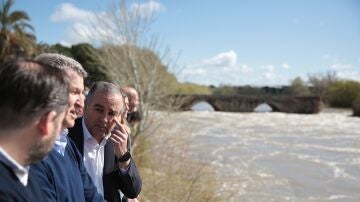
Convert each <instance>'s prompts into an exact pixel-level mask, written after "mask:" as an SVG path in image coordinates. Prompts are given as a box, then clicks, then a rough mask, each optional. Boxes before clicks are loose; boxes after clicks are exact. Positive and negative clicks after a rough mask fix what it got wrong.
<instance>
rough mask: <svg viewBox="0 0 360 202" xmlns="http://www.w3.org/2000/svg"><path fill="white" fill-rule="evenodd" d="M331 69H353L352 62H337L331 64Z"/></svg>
mask: <svg viewBox="0 0 360 202" xmlns="http://www.w3.org/2000/svg"><path fill="white" fill-rule="evenodd" d="M330 69H332V70H336V71H337V70H345V69H352V65H351V64H341V63H335V64H332V65H331V66H330Z"/></svg>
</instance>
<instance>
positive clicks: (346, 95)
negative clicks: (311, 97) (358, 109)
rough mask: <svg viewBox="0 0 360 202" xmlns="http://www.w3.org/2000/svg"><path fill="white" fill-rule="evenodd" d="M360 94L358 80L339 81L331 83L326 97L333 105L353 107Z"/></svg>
mask: <svg viewBox="0 0 360 202" xmlns="http://www.w3.org/2000/svg"><path fill="white" fill-rule="evenodd" d="M358 96H360V83H359V82H356V81H337V82H335V83H333V84H331V85H330V87H329V88H328V90H327V93H326V97H327V99H328V101H329V105H330V106H331V107H348V108H351V107H352V105H353V103H354V101H355V99H356V98H357V97H358Z"/></svg>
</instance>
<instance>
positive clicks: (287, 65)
mask: <svg viewBox="0 0 360 202" xmlns="http://www.w3.org/2000/svg"><path fill="white" fill-rule="evenodd" d="M281 67H282V68H284V69H290V65H289V64H287V63H283V64H282V65H281Z"/></svg>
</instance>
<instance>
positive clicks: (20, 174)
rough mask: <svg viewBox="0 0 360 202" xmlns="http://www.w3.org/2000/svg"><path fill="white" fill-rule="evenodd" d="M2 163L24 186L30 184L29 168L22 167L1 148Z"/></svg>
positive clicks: (0, 157)
mask: <svg viewBox="0 0 360 202" xmlns="http://www.w3.org/2000/svg"><path fill="white" fill-rule="evenodd" d="M0 161H2V162H3V163H5V164H6V165H7V166H9V167H10V168H11V169H12V170H13V172H14V173H15V175H16V177H17V178H18V179H19V181H20V182H21V184H23V185H24V186H26V185H27V183H28V178H29V168H30V167H29V166H22V165H20V164H19V163H18V162H17V161H16V160H15V159H13V158H12V157H11V156H10V155H9V154H8V153H7V152H6V151H5V150H4V149H3V148H1V147H0Z"/></svg>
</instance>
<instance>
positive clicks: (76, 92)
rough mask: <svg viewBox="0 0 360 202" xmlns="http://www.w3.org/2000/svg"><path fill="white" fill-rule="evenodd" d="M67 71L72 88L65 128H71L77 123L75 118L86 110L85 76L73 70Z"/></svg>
mask: <svg viewBox="0 0 360 202" xmlns="http://www.w3.org/2000/svg"><path fill="white" fill-rule="evenodd" d="M67 73H68V75H69V77H70V90H69V100H68V109H67V111H66V115H65V119H64V128H71V127H73V126H74V125H75V119H76V118H77V117H78V116H79V115H81V114H82V111H83V110H84V99H85V97H84V94H83V93H84V78H83V77H82V76H80V75H79V74H78V73H76V72H75V71H73V70H68V71H67Z"/></svg>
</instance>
